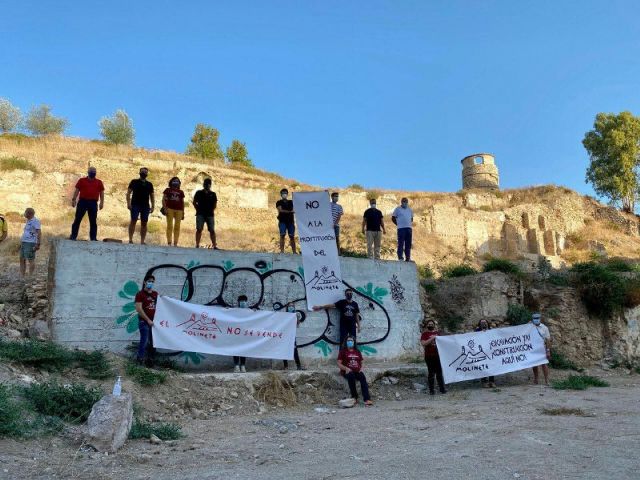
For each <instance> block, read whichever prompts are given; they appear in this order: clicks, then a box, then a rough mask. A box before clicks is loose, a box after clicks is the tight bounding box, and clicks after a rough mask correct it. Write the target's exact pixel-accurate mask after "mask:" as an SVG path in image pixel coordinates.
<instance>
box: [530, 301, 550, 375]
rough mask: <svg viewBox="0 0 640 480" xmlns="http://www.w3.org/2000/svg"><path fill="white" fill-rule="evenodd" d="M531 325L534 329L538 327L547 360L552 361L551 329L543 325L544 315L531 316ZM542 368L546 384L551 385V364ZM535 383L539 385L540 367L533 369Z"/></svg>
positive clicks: (546, 364)
mask: <svg viewBox="0 0 640 480" xmlns="http://www.w3.org/2000/svg"><path fill="white" fill-rule="evenodd" d="M531 323H532V324H533V326H534V327H536V331H537V332H538V335H540V337H541V338H542V340H543V341H544V348H545V352H546V354H547V360H550V359H551V333H549V328H548V327H547V326H546V325H545V324H544V323H542V315H540V314H539V313H534V314H533V315H531ZM540 366H541V367H542V374H543V375H544V384H545V385H549V364H548V363H545V364H543V365H540ZM533 383H534V384H536V385H537V384H538V367H537V366H536V367H533Z"/></svg>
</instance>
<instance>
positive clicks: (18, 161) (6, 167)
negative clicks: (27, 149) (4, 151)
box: [0, 157, 38, 173]
mask: <svg viewBox="0 0 640 480" xmlns="http://www.w3.org/2000/svg"><path fill="white" fill-rule="evenodd" d="M0 170H1V171H3V172H11V171H13V170H28V171H30V172H33V173H38V169H37V168H36V166H35V165H33V164H32V163H31V162H29V161H28V160H25V159H24V158H18V157H8V158H3V159H1V160H0Z"/></svg>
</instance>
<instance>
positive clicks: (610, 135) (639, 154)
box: [582, 112, 640, 212]
mask: <svg viewBox="0 0 640 480" xmlns="http://www.w3.org/2000/svg"><path fill="white" fill-rule="evenodd" d="M582 144H583V145H584V148H585V149H586V150H587V152H588V153H589V158H590V164H589V168H587V175H586V182H588V183H591V184H592V185H593V188H594V190H595V191H596V193H597V194H598V195H601V196H603V197H607V198H609V199H610V200H611V203H613V204H618V205H619V204H622V208H623V210H626V211H628V212H632V211H633V210H634V207H635V202H636V199H637V198H638V193H639V192H638V187H639V183H638V167H639V166H640V118H639V117H634V116H633V115H632V114H631V113H630V112H622V113H619V114H617V115H616V114H613V113H599V114H598V115H596V120H595V122H594V124H593V130H590V131H588V132H587V133H586V134H585V136H584V140H582Z"/></svg>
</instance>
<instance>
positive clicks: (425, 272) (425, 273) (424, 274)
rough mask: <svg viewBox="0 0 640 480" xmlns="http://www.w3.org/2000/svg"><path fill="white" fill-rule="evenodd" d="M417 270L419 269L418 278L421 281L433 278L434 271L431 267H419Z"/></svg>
mask: <svg viewBox="0 0 640 480" xmlns="http://www.w3.org/2000/svg"><path fill="white" fill-rule="evenodd" d="M416 268H417V269H418V278H419V279H420V280H428V279H430V278H433V270H431V267H429V265H417V267H416Z"/></svg>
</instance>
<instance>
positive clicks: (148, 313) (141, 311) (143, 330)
mask: <svg viewBox="0 0 640 480" xmlns="http://www.w3.org/2000/svg"><path fill="white" fill-rule="evenodd" d="M155 280H156V279H155V277H154V276H153V275H147V276H146V277H145V278H144V286H143V288H142V290H140V291H139V292H138V293H136V298H135V305H136V312H138V329H139V330H140V343H139V344H138V356H137V361H138V363H143V361H144V360H145V351H146V362H145V363H146V364H147V365H151V363H152V360H153V356H154V353H155V350H154V348H153V335H152V328H153V317H154V316H155V314H156V303H157V302H158V292H156V291H155V290H154V289H153V284H154V282H155Z"/></svg>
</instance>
